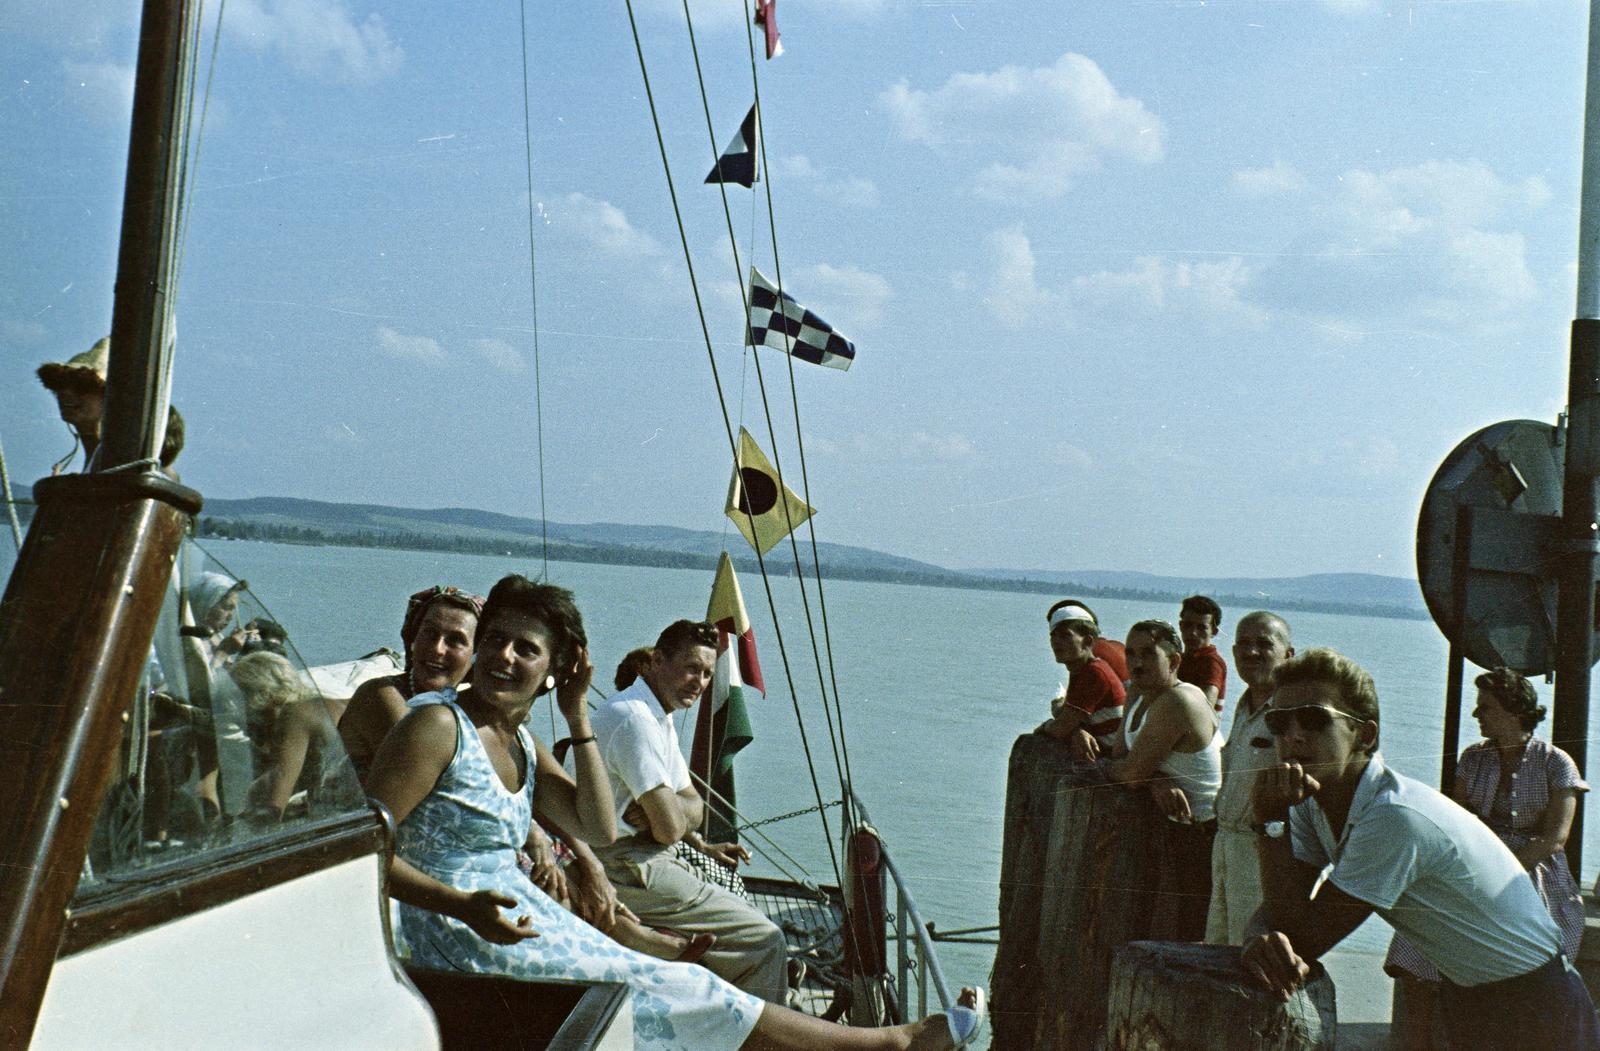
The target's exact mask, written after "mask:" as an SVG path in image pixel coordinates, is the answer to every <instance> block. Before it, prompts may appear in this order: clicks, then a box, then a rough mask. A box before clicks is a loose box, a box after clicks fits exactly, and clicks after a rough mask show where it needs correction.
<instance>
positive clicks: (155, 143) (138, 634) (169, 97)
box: [0, 0, 200, 1047]
mask: <svg viewBox="0 0 1600 1051" xmlns="http://www.w3.org/2000/svg"><path fill="white" fill-rule="evenodd" d="M196 12H197V4H195V3H192V2H191V0H148V2H147V3H146V4H145V7H144V14H143V18H142V22H141V25H140V31H139V64H138V70H137V73H136V76H135V81H134V98H133V120H132V128H131V132H130V141H129V154H128V176H127V183H126V188H125V191H124V200H123V222H122V242H121V248H120V252H119V255H118V259H117V280H116V289H115V303H114V306H113V312H112V324H111V332H112V340H111V358H110V362H109V365H108V375H107V385H106V388H107V389H106V403H105V419H104V424H103V426H102V433H103V434H104V438H103V445H102V449H101V453H100V472H101V473H97V474H91V475H64V476H61V477H58V478H51V479H46V480H44V481H42V482H40V483H39V484H38V485H37V486H35V489H34V493H35V499H36V500H37V501H38V508H37V510H36V512H35V515H34V521H33V525H32V527H31V528H30V530H29V533H28V537H27V541H26V542H25V544H24V545H23V548H22V551H21V553H20V554H19V555H18V560H17V565H16V569H15V570H14V571H13V573H12V576H11V580H10V582H9V583H8V585H7V587H6V592H5V597H4V599H3V600H0V871H4V872H5V873H6V874H7V875H6V878H5V879H3V880H0V1043H3V1044H5V1045H6V1046H10V1047H25V1046H27V1044H28V1042H29V1039H30V1037H31V1035H32V1032H33V1027H34V1021H35V1018H36V1016H37V1013H38V1009H39V1004H40V1002H41V1000H42V999H43V996H44V991H45V987H46V985H47V984H48V982H49V979H50V972H51V969H52V967H53V966H54V963H55V956H56V952H57V949H58V947H59V945H60V941H61V934H62V930H63V928H64V926H65V923H66V918H67V905H68V902H69V901H70V900H71V898H72V894H73V892H74V891H75V890H76V888H77V883H78V876H79V873H80V872H81V870H82V867H83V860H84V856H85V854H86V852H87V850H88V845H89V839H90V836H91V834H92V833H93V831H94V825H95V819H96V817H97V814H98V810H99V806H100V798H101V796H102V794H103V792H104V789H105V786H106V782H107V779H108V777H109V776H110V773H111V768H112V764H113V762H114V760H115V757H116V753H117V750H118V748H119V747H120V744H121V740H122V734H123V730H124V720H125V719H126V715H125V712H126V709H127V707H128V704H129V702H130V701H131V700H132V698H133V694H134V691H135V689H136V688H137V687H138V683H139V681H140V675H141V673H142V671H143V667H144V663H145V657H146V655H147V653H148V652H149V648H150V639H151V636H152V635H153V634H154V631H155V623H156V617H157V614H158V613H159V610H160V607H161V600H162V596H163V595H164V593H165V589H166V587H167V583H168V579H169V577H170V574H171V571H172V566H173V563H174V561H175V559H176V553H177V550H178V545H179V543H180V542H181V540H182V538H183V534H184V529H185V526H186V525H187V522H188V516H190V515H192V514H194V513H196V512H198V510H199V508H200V497H199V494H198V493H195V492H193V491H191V490H188V489H185V488H183V487H182V486H179V485H177V484H176V483H174V482H172V481H171V480H169V479H168V478H167V477H166V476H165V475H163V474H160V473H159V472H157V471H155V470H154V469H153V468H154V464H153V463H141V462H140V461H150V460H153V458H154V456H155V454H156V452H157V450H158V448H159V443H160V437H161V433H162V430H163V429H164V427H165V424H166V418H165V417H166V403H167V390H166V374H167V371H168V369H167V361H168V357H167V354H166V353H165V352H164V349H163V348H165V347H166V346H167V344H168V343H169V342H170V341H169V339H168V334H167V331H166V329H167V326H166V320H167V315H168V314H169V313H170V304H169V303H168V302H167V296H168V295H169V294H170V291H171V278H172V275H173V271H174V267H173V260H174V250H175V247H176V245H175V242H176V237H175V226H176V219H177V211H176V201H177V197H178V194H179V190H180V185H179V184H180V181H181V174H182V163H183V161H182V146H183V143H184V141H185V137H184V134H183V131H184V126H185V119H186V116H185V112H184V111H185V109H186V107H185V106H184V105H183V102H184V101H185V92H186V90H187V89H186V88H185V85H186V84H187V83H188V80H189V77H188V70H187V68H186V66H187V62H188V56H189V54H190V44H191V42H192V41H193V39H194V33H195V31H196V28H197V26H196Z"/></svg>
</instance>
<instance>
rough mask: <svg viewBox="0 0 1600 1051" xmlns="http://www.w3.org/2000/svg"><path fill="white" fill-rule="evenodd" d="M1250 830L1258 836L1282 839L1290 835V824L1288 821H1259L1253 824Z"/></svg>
mask: <svg viewBox="0 0 1600 1051" xmlns="http://www.w3.org/2000/svg"><path fill="white" fill-rule="evenodd" d="M1250 830H1251V831H1252V832H1254V833H1255V834H1256V835H1258V836H1266V837H1267V838H1268V839H1282V838H1283V837H1284V836H1286V835H1288V834H1289V823H1288V822H1287V821H1257V822H1254V823H1253V824H1251V826H1250Z"/></svg>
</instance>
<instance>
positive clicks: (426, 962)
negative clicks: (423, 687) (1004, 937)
mask: <svg viewBox="0 0 1600 1051" xmlns="http://www.w3.org/2000/svg"><path fill="white" fill-rule="evenodd" d="M585 642H586V639H585V636H584V632H583V620H582V618H581V616H580V615H579V614H578V611H577V608H576V607H575V606H574V605H573V602H572V595H571V593H570V592H567V591H565V590H563V589H561V588H557V587H553V586H551V585H548V584H536V583H534V582H532V581H530V580H527V579H526V578H524V577H520V576H509V577H506V578H505V579H503V580H501V581H500V582H499V583H498V584H496V585H495V587H494V589H493V590H492V591H491V592H490V593H489V598H488V601H487V602H486V603H485V604H484V609H483V615H482V617H481V618H480V620H479V627H478V636H477V640H476V659H475V663H474V666H473V672H472V689H471V690H470V691H467V692H465V693H462V694H460V695H459V696H458V695H456V694H455V692H454V691H452V690H445V691H441V692H439V693H436V694H429V695H424V696H422V697H418V698H414V699H413V701H412V704H413V706H414V710H413V711H412V713H411V714H410V715H408V716H407V717H406V718H405V719H404V720H403V721H401V723H400V724H399V725H398V726H396V727H395V729H394V731H393V732H392V733H391V734H390V735H389V736H388V738H387V739H386V740H385V741H384V743H383V745H382V746H381V747H380V748H379V750H378V754H377V756H376V757H375V758H374V760H373V765H372V770H371V772H370V774H369V779H368V782H367V788H368V791H369V792H370V794H371V795H372V797H373V798H374V799H376V800H378V801H379V802H381V803H383V804H384V805H385V806H387V807H388V808H389V812H390V813H391V814H392V815H393V817H394V820H395V822H396V824H397V825H398V826H399V842H398V848H397V851H396V857H395V860H394V865H393V868H392V869H391V872H390V879H389V887H390V891H391V893H392V894H393V895H394V896H395V897H396V898H398V899H399V900H400V902H401V910H400V911H401V917H402V925H403V928H404V931H405V937H406V941H407V942H408V944H409V945H410V947H411V952H412V958H413V960H414V961H415V962H416V963H418V964H420V965H422V966H424V967H433V968H438V969H443V970H454V971H471V972H478V973H486V974H500V975H507V976H510V977H513V978H567V979H580V980H587V981H605V982H625V983H627V984H628V986H629V987H630V988H631V989H632V991H633V996H632V1003H633V1025H634V1039H635V1046H636V1047H639V1048H645V1049H649V1051H668V1049H693V1051H717V1049H720V1048H727V1049H730V1051H731V1049H734V1048H749V1049H767V1048H771V1049H790V1048H792V1049H794V1051H824V1049H829V1048H838V1049H841V1051H851V1049H860V1051H875V1049H883V1051H906V1049H912V1051H922V1049H927V1051H937V1049H945V1048H956V1047H963V1046H966V1045H967V1044H969V1043H970V1042H971V1041H972V1039H973V1038H974V1037H975V1036H976V1035H977V1033H978V1031H979V1029H980V1028H981V1023H982V1018H983V1006H982V999H983V998H982V995H981V994H980V993H979V992H977V991H976V990H973V989H964V990H962V994H961V999H960V1001H959V1003H958V1004H957V1005H955V1006H953V1007H952V1008H951V1009H950V1010H949V1011H948V1012H946V1013H945V1014H944V1015H934V1016H930V1017H929V1018H926V1019H923V1020H922V1021H921V1022H916V1023H913V1024H911V1025H905V1026H895V1027H892V1028H884V1029H851V1028H847V1027H844V1026H839V1025H835V1024H833V1023H828V1022H823V1021H822V1020H820V1019H817V1018H812V1017H810V1016H809V1015H804V1014H800V1013H799V1012H795V1011H791V1010H788V1009H787V1008H784V1007H779V1006H776V1005H774V1004H768V1003H764V1002H763V1001H761V1000H758V999H757V998H755V997H753V996H751V995H749V994H747V993H744V992H742V991H740V990H739V989H736V988H734V987H733V986H731V985H729V984H728V983H726V982H724V981H722V980H721V979H720V978H718V977H716V976H715V975H713V974H712V973H711V972H710V971H707V970H705V969H703V968H701V967H698V966H695V965H692V964H681V963H668V962H665V961H662V960H657V959H654V958H652V957H649V956H644V955H642V954H640V953H636V952H633V951H631V950H628V949H624V948H623V947H622V946H620V945H618V944H617V943H616V942H613V941H611V940H610V939H609V938H607V937H606V936H605V935H603V934H601V933H600V932H599V931H598V930H597V929H595V928H594V927H591V926H589V925H588V924H586V923H584V922H583V921H582V920H580V919H578V918H577V917H575V916H573V915H572V914H571V913H569V912H567V911H566V910H564V909H563V908H561V906H559V905H558V904H556V903H555V901H553V900H552V899H551V898H550V897H548V896H547V895H546V894H545V893H544V892H543V891H541V890H540V889H539V888H537V887H536V886H534V885H533V883H532V882H531V881H529V880H528V878H527V877H526V876H524V875H523V874H522V871H521V870H520V869H519V868H518V866H517V861H516V852H517V850H518V849H519V848H521V847H522V846H523V845H524V844H525V843H526V841H527V838H528V836H529V832H530V826H531V825H532V815H533V811H534V808H537V809H538V812H539V813H540V814H541V815H542V816H544V817H546V818H548V819H550V820H552V821H554V822H555V823H556V824H557V825H559V826H561V827H562V828H564V829H566V830H567V831H569V832H571V833H573V834H574V835H577V836H579V837H580V838H582V839H584V840H586V841H588V842H591V843H598V844H606V843H610V842H612V841H613V840H614V839H615V838H616V834H617V829H616V818H615V811H614V808H613V805H612V798H611V788H610V782H609V780H608V779H607V777H606V774H605V770H604V768H603V766H602V763H601V759H600V755H599V749H598V748H596V747H595V746H594V735H593V731H592V729H591V728H590V725H589V712H588V707H587V704H586V701H585V697H586V694H587V691H588V687H589V680H590V677H591V675H592V673H593V668H592V666H591V665H590V663H589V659H588V655H587V653H586V652H585V649H584V646H585ZM551 689H555V690H556V701H557V704H558V706H559V707H560V709H561V714H562V716H563V717H564V718H565V719H566V721H567V725H568V727H569V728H570V730H571V736H572V741H573V757H574V760H575V765H576V773H577V777H576V779H575V780H574V779H573V778H572V777H570V776H569V775H568V774H567V773H566V772H565V771H564V770H563V769H562V768H561V766H560V765H559V764H557V763H556V762H555V760H554V758H553V757H552V756H551V754H550V751H549V749H548V748H546V747H545V745H544V744H543V743H541V742H539V741H538V740H537V739H535V738H533V737H532V735H530V734H529V733H528V732H527V730H525V729H524V728H523V723H524V721H525V720H526V719H527V715H528V712H529V710H530V709H531V708H532V706H533V702H534V699H535V698H536V697H538V696H539V695H540V694H542V693H545V692H547V691H549V690H551Z"/></svg>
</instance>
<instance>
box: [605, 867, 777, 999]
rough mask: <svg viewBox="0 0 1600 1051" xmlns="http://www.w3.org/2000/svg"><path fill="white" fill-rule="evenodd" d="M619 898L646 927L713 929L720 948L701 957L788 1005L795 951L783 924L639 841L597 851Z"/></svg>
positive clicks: (732, 979)
mask: <svg viewBox="0 0 1600 1051" xmlns="http://www.w3.org/2000/svg"><path fill="white" fill-rule="evenodd" d="M594 852H595V854H597V855H598V856H599V858H600V860H601V861H602V862H603V863H604V864H605V867H606V877H607V878H608V879H610V880H611V883H612V885H613V886H615V887H616V888H617V900H618V901H620V902H622V904H624V905H626V906H627V907H628V908H630V909H632V910H633V912H634V914H635V915H636V916H638V917H639V919H640V920H642V921H643V922H644V923H645V924H646V925H647V926H652V927H671V928H672V929H674V930H679V931H688V932H699V931H710V932H711V933H713V934H715V935H716V936H717V944H716V945H714V946H713V947H712V948H711V950H710V951H709V952H707V953H706V954H705V956H704V957H702V958H701V961H700V962H701V963H703V964H705V966H706V967H707V968H709V969H710V970H711V971H712V972H713V973H714V974H716V975H717V976H718V977H720V978H722V979H724V980H725V981H727V982H729V983H730V984H732V985H736V986H738V987H739V988H740V989H743V990H744V991H745V992H747V993H750V994H751V995H752V996H759V997H761V999H763V1000H766V1001H768V1002H769V1003H774V1004H782V1003H784V1001H785V999H786V997H787V995H788V989H789V986H788V966H787V958H788V946H787V944H786V943H785V942H784V938H783V932H782V931H781V930H779V929H778V927H777V925H776V924H774V923H773V922H772V921H771V920H769V919H767V918H766V917H765V916H763V915H762V914H761V913H760V912H758V911H757V910H756V909H754V908H752V907H751V906H750V905H749V904H748V903H746V902H745V900H744V899H743V898H740V897H739V896H738V895H736V894H731V893H729V892H728V891H726V890H723V889H722V888H721V887H715V886H712V885H711V884H709V883H707V882H706V881H705V880H703V879H701V878H700V876H699V875H698V874H696V873H695V871H694V870H693V869H691V868H690V867H689V866H687V865H685V864H684V863H683V862H681V861H679V860H678V859H677V858H675V857H673V855H672V848H671V847H664V846H662V845H661V844H659V843H657V842H655V841H654V840H652V839H649V838H648V837H644V836H633V837H630V838H628V839H625V840H622V841H621V842H618V843H614V844H612V845H611V846H609V847H596V848H594Z"/></svg>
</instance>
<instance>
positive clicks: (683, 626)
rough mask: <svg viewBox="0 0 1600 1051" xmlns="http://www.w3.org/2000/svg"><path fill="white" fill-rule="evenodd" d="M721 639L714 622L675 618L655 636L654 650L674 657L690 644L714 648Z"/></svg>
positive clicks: (665, 655) (664, 655)
mask: <svg viewBox="0 0 1600 1051" xmlns="http://www.w3.org/2000/svg"><path fill="white" fill-rule="evenodd" d="M721 641H722V636H721V635H720V634H719V633H718V631H717V627H716V625H715V624H711V623H708V622H707V621H703V620H675V621H673V622H672V623H671V624H668V625H667V626H666V627H665V628H663V629H661V634H660V635H657V636H656V652H657V653H659V654H661V655H662V656H663V657H676V656H677V655H678V654H679V653H680V652H682V651H683V650H685V649H687V648H688V647H690V646H710V647H711V648H712V649H716V648H717V643H719V642H721Z"/></svg>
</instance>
